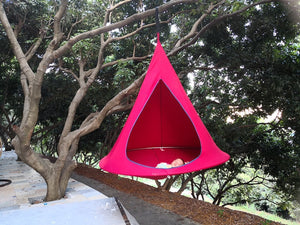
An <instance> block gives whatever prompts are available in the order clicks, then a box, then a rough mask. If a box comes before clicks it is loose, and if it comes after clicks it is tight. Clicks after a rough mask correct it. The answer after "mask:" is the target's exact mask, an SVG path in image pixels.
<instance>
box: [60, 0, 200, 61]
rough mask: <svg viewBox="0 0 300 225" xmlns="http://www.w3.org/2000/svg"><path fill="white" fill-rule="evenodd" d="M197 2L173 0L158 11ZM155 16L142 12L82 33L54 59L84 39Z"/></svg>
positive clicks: (152, 13) (61, 49)
mask: <svg viewBox="0 0 300 225" xmlns="http://www.w3.org/2000/svg"><path fill="white" fill-rule="evenodd" d="M197 1H198V0H173V1H170V2H167V3H165V4H163V5H161V6H159V7H158V10H159V12H163V11H165V10H167V9H169V8H170V7H172V6H175V5H178V4H182V3H193V2H197ZM153 15H155V9H149V10H147V11H145V12H141V13H137V14H134V15H132V16H129V17H128V18H127V19H124V20H122V21H119V22H116V23H113V24H110V25H107V26H105V27H100V28H97V29H95V30H91V31H87V32H84V33H81V34H79V35H77V36H75V37H73V38H70V40H69V41H67V43H66V44H64V45H63V46H61V47H60V48H58V49H57V50H56V51H54V58H59V57H61V56H62V55H64V54H65V53H66V52H67V51H69V50H70V49H71V48H72V47H73V45H74V44H76V43H77V42H79V41H81V40H83V39H86V38H91V37H94V36H96V35H99V34H101V33H105V32H108V31H111V30H114V29H118V28H121V27H123V26H126V25H128V24H130V23H132V22H135V21H139V20H142V19H145V18H147V17H149V16H153Z"/></svg>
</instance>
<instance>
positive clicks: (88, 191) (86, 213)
mask: <svg viewBox="0 0 300 225" xmlns="http://www.w3.org/2000/svg"><path fill="white" fill-rule="evenodd" d="M16 158H17V157H16V155H15V154H14V153H13V152H3V153H2V157H1V158H0V179H9V180H11V181H12V183H11V184H9V185H6V186H2V187H0V224H1V225H6V224H7V225H19V224H22V225H41V224H45V225H47V224H62V225H66V224H72V225H77V224H89V225H93V224H95V225H96V224H97V225H98V224H104V225H125V224H128V223H126V220H129V221H130V224H132V225H138V223H137V221H136V220H135V219H134V217H133V216H132V215H130V214H129V213H128V212H127V210H126V209H124V207H123V206H122V204H121V203H120V202H119V201H116V199H115V198H110V197H107V196H106V195H104V194H102V193H101V192H99V191H97V190H95V189H93V188H91V187H89V186H87V185H85V184H83V183H81V182H78V181H76V180H74V179H70V181H69V184H68V188H67V191H66V198H64V199H61V200H58V201H52V202H43V198H44V196H45V194H46V183H45V182H44V180H43V178H42V177H41V176H40V175H39V174H38V173H37V172H36V171H34V170H33V169H32V168H30V167H29V166H27V165H25V164H24V163H23V162H20V161H16ZM3 184H4V183H3V182H0V185H3ZM32 203H35V204H32Z"/></svg>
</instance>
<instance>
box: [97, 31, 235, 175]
mask: <svg viewBox="0 0 300 225" xmlns="http://www.w3.org/2000/svg"><path fill="white" fill-rule="evenodd" d="M158 37H159V35H158ZM177 158H180V159H182V160H183V161H184V162H185V164H184V165H183V166H179V167H173V168H168V169H162V168H156V166H157V164H159V163H161V162H166V163H168V164H170V163H171V162H172V161H173V160H175V159H177ZM228 159H229V155H228V154H227V153H224V152H223V151H221V150H220V149H219V148H218V147H217V146H216V144H215V143H214V141H213V139H212V138H211V136H210V134H209V133H208V131H207V129H206V127H205V126H204V124H203V123H202V121H201V119H200V117H199V116H198V114H197V112H196V110H195V109H194V107H193V105H192V103H191V101H190V100H189V98H188V96H187V94H186V93H185V90H184V89H183V87H182V85H181V83H180V80H179V79H178V76H177V74H176V72H175V71H174V69H173V67H172V65H171V63H170V61H169V59H168V57H167V55H166V53H165V52H164V50H163V48H162V46H161V44H160V42H159V38H158V41H157V46H156V49H155V51H154V55H153V57H152V60H151V62H150V65H149V68H148V71H147V74H146V76H145V79H144V82H143V84H142V86H141V89H140V92H139V94H138V97H137V99H136V102H135V104H134V106H133V108H132V110H131V112H130V114H129V117H128V119H127V121H126V123H125V125H124V127H123V129H122V131H121V133H120V135H119V137H118V139H117V141H116V143H115V145H114V147H113V148H112V150H111V151H110V153H109V154H108V155H107V156H106V157H104V158H103V159H102V160H101V161H100V163H99V165H100V168H102V169H103V170H105V171H108V172H111V173H115V174H122V175H130V176H138V177H147V178H153V179H160V178H165V177H166V176H169V175H175V174H182V173H189V172H193V171H198V170H203V169H207V168H210V167H214V166H217V165H220V164H222V163H224V162H226V161H227V160H228Z"/></svg>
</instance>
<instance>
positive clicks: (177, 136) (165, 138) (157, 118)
mask: <svg viewBox="0 0 300 225" xmlns="http://www.w3.org/2000/svg"><path fill="white" fill-rule="evenodd" d="M200 153H201V144H200V139H199V136H198V134H197V131H196V129H195V127H194V125H193V123H192V121H191V119H190V117H189V115H188V113H187V112H186V111H185V110H184V108H183V107H182V105H181V104H180V103H179V101H178V100H177V99H176V97H175V96H174V95H173V94H172V92H171V91H170V90H169V88H168V86H167V84H165V83H164V81H163V80H159V81H158V82H157V84H156V87H155V88H154V90H153V92H152V94H151V95H150V97H149V99H148V100H147V102H146V104H145V106H144V108H143V110H142V111H141V112H140V114H139V116H138V117H137V118H136V121H135V123H134V126H133V127H132V129H131V132H130V134H129V138H128V142H127V146H126V154H127V157H128V159H129V160H131V161H133V162H135V163H138V164H141V165H144V166H149V167H156V165H157V164H159V163H161V162H166V163H169V164H170V163H171V162H172V161H173V160H175V159H177V158H180V159H182V160H183V161H184V162H185V163H189V162H191V161H193V160H194V159H196V158H197V157H199V156H200Z"/></svg>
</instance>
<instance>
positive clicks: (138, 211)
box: [72, 173, 199, 225]
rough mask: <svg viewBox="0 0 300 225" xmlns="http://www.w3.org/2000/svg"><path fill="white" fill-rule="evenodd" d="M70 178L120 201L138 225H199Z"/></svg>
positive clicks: (88, 181) (93, 182)
mask: <svg viewBox="0 0 300 225" xmlns="http://www.w3.org/2000/svg"><path fill="white" fill-rule="evenodd" d="M72 177H73V178H74V179H76V180H78V181H80V182H82V183H84V184H86V185H88V186H90V187H92V188H94V189H95V190H98V191H100V192H101V193H103V194H105V195H106V196H109V197H110V196H114V197H117V198H118V199H120V201H121V202H122V204H123V205H124V207H125V208H126V209H127V210H128V211H129V213H130V214H131V215H133V216H134V218H135V219H136V220H137V221H138V223H139V224H140V225H158V224H161V225H199V224H198V223H196V222H194V221H192V220H190V219H188V218H184V217H181V216H179V215H177V214H175V213H172V212H170V211H168V210H165V209H163V208H161V207H158V206H155V205H152V204H150V203H147V202H145V201H143V200H141V199H139V198H136V197H135V196H132V195H129V194H127V193H124V192H121V191H118V190H116V189H113V188H111V187H109V186H107V185H105V184H103V183H100V182H99V181H96V180H93V179H90V178H87V177H83V176H80V175H78V174H76V173H73V176H72Z"/></svg>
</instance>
